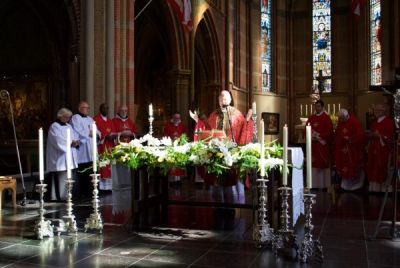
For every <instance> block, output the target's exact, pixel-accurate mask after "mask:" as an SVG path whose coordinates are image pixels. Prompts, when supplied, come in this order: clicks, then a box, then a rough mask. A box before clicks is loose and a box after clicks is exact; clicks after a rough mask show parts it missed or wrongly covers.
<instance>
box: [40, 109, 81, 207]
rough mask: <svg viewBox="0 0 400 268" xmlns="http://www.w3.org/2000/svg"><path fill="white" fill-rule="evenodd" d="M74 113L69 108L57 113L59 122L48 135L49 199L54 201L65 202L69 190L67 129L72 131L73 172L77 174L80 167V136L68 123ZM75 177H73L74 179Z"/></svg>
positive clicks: (51, 127)
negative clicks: (67, 184) (67, 181)
mask: <svg viewBox="0 0 400 268" xmlns="http://www.w3.org/2000/svg"><path fill="white" fill-rule="evenodd" d="M71 116H72V112H71V111H70V110H69V109H67V108H61V109H60V110H59V111H58V112H57V121H56V122H54V123H53V124H51V126H50V128H49V132H48V135H47V146H46V167H47V171H48V172H49V173H50V177H49V179H48V181H47V182H48V183H49V195H50V196H49V199H50V200H53V201H65V200H66V197H67V196H66V195H67V190H66V189H67V188H66V183H65V180H66V179H67V146H68V145H67V129H70V132H71V140H70V144H69V146H71V171H72V174H75V172H76V168H77V167H78V162H77V154H76V148H77V147H79V141H78V136H77V135H76V133H75V131H74V130H73V128H72V126H71V125H70V124H69V123H68V122H69V120H70V118H71ZM74 178H75V176H74V175H72V179H74Z"/></svg>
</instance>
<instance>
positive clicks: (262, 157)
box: [260, 119, 265, 177]
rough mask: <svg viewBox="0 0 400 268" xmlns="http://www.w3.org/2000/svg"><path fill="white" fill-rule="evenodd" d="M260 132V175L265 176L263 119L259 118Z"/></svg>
mask: <svg viewBox="0 0 400 268" xmlns="http://www.w3.org/2000/svg"><path fill="white" fill-rule="evenodd" d="M260 129H261V131H262V134H261V157H260V176H261V177H264V176H265V145H264V120H263V119H261V120H260Z"/></svg>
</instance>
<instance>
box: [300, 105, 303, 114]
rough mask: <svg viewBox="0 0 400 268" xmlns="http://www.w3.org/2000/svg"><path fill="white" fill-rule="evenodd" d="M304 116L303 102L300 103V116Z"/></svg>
mask: <svg viewBox="0 0 400 268" xmlns="http://www.w3.org/2000/svg"><path fill="white" fill-rule="evenodd" d="M302 116H303V104H300V117H302Z"/></svg>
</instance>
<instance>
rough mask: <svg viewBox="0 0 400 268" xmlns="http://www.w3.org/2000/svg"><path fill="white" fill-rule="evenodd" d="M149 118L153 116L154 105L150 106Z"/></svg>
mask: <svg viewBox="0 0 400 268" xmlns="http://www.w3.org/2000/svg"><path fill="white" fill-rule="evenodd" d="M149 116H153V104H151V103H150V105H149Z"/></svg>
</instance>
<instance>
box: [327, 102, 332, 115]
mask: <svg viewBox="0 0 400 268" xmlns="http://www.w3.org/2000/svg"><path fill="white" fill-rule="evenodd" d="M328 114H331V104H330V103H328Z"/></svg>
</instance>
